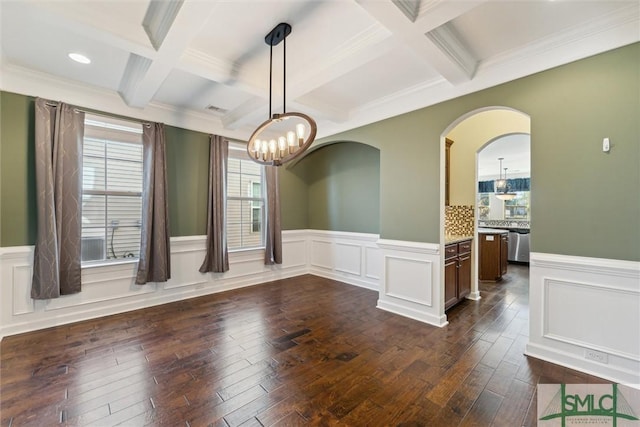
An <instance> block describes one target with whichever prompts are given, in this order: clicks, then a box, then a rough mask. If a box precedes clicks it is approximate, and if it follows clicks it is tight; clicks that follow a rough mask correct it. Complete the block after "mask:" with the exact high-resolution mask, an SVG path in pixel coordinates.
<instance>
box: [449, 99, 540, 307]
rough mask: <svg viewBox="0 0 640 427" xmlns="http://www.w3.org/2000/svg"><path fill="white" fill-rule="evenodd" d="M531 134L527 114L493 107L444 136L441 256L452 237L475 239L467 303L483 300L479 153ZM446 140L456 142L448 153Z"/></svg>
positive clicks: (463, 118)
mask: <svg viewBox="0 0 640 427" xmlns="http://www.w3.org/2000/svg"><path fill="white" fill-rule="evenodd" d="M530 133H531V121H530V117H529V116H528V115H527V114H525V113H523V112H521V111H518V110H514V109H512V108H509V107H502V106H494V107H486V108H481V109H477V110H474V111H471V112H469V113H467V114H465V115H463V116H461V117H459V118H458V119H456V120H454V121H453V122H452V123H451V124H450V125H449V126H448V127H447V128H446V129H445V130H444V132H443V133H442V134H441V150H440V152H441V168H440V170H441V174H440V183H441V194H443V195H444V194H448V195H449V197H448V202H449V203H448V204H446V203H445V197H441V200H442V209H441V215H440V218H441V221H440V230H441V239H440V241H441V252H442V253H443V254H445V246H446V245H447V242H448V241H449V239H448V238H449V236H452V235H461V234H462V235H468V236H470V237H471V238H472V239H473V240H472V243H471V247H472V254H471V259H472V265H471V268H470V275H471V277H470V283H471V289H470V292H469V294H468V295H467V296H466V298H467V299H474V300H477V299H480V298H481V295H480V288H479V271H478V269H479V258H478V253H479V247H478V228H479V224H478V220H479V214H478V202H477V201H478V153H479V152H480V151H481V150H482V149H483V148H484V147H486V146H487V145H488V144H489V143H491V142H492V141H494V140H496V139H497V138H499V137H501V136H505V135H518V134H519V135H530ZM447 140H449V141H453V142H454V143H453V144H449V147H448V150H447ZM447 151H448V156H447V155H446V153H447ZM447 160H448V162H447ZM447 170H448V172H449V177H448V179H447V176H446V175H447V174H446V171H447ZM496 173H497V168H496ZM444 260H445V256H444V255H443V257H442V271H445V270H444ZM445 275H446V273H445V274H443V275H442V276H443V277H442V278H441V279H442V280H441V282H442V286H443V289H444V286H445V281H446V279H447V278H446V277H445ZM443 294H444V292H443ZM443 307H444V304H443ZM443 311H444V308H443ZM443 314H445V313H444V312H443Z"/></svg>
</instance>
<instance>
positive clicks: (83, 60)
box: [69, 53, 91, 64]
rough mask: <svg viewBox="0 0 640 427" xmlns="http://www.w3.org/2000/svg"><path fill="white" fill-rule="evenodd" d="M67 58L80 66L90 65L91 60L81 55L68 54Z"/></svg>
mask: <svg viewBox="0 0 640 427" xmlns="http://www.w3.org/2000/svg"><path fill="white" fill-rule="evenodd" d="M69 58H71V59H73V60H74V61H76V62H79V63H81V64H91V60H90V59H89V58H87V57H86V56H84V55H83V54H81V53H70V54H69Z"/></svg>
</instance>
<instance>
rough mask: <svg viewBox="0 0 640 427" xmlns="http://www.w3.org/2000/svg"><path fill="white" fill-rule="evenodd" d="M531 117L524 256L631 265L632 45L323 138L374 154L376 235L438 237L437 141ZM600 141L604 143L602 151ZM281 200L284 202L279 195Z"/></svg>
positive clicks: (635, 90) (639, 134)
mask: <svg viewBox="0 0 640 427" xmlns="http://www.w3.org/2000/svg"><path fill="white" fill-rule="evenodd" d="M490 106H505V107H510V108H514V109H517V110H520V111H522V112H524V113H526V114H529V115H530V116H531V165H532V175H531V185H532V218H531V226H532V234H531V245H532V246H531V249H532V251H536V252H545V253H555V254H565V255H577V256H588V257H600V258H613V259H622V260H634V261H638V260H640V191H639V188H640V172H639V171H640V142H639V141H640V130H639V124H638V117H640V44H638V43H636V44H634V45H630V46H627V47H624V48H620V49H616V50H613V51H610V52H606V53H604V54H601V55H597V56H594V57H591V58H587V59H584V60H581V61H577V62H574V63H571V64H567V65H564V66H562V67H558V68H556V69H552V70H549V71H545V72H542V73H538V74H535V75H532V76H529V77H526V78H522V79H519V80H516V81H513V82H510V83H506V84H503V85H500V86H496V87H493V88H490V89H486V90H483V91H480V92H476V93H473V94H470V95H466V96H463V97H459V98H456V99H453V100H451V101H447V102H443V103H441V104H438V105H434V106H432V107H428V108H424V109H421V110H418V111H414V112H411V113H407V114H404V115H401V116H398V117H394V118H390V119H387V120H384V121H380V122H378V123H374V124H371V125H367V126H364V127H361V128H357V129H353V130H350V131H347V132H343V133H340V134H337V135H334V136H332V137H329V138H324V139H322V140H319V141H317V142H316V144H317V145H321V144H325V143H328V142H332V141H343V140H348V141H359V142H363V143H366V144H370V145H373V146H375V147H378V148H379V149H380V179H381V189H380V201H381V208H380V234H381V237H383V238H387V239H398V240H407V241H419V242H432V243H437V242H438V241H439V234H440V212H441V209H442V206H441V204H440V168H439V159H440V146H441V141H440V138H441V136H442V135H443V133H445V131H446V130H447V129H448V128H449V127H450V126H451V125H452V124H453V122H454V121H457V120H458V119H459V118H460V117H461V116H463V115H465V114H468V113H470V112H472V111H474V110H476V109H479V108H485V107H490ZM603 137H609V138H611V140H612V144H613V145H612V150H611V152H610V153H609V154H605V153H602V150H601V143H602V138H603ZM285 197H286V195H285Z"/></svg>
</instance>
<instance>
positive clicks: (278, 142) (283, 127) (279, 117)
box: [247, 23, 318, 166]
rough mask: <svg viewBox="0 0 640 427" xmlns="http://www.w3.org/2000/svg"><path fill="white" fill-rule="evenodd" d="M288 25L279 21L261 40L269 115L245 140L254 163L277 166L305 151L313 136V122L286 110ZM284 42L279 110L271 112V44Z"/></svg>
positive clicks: (315, 127) (314, 130) (289, 30)
mask: <svg viewBox="0 0 640 427" xmlns="http://www.w3.org/2000/svg"><path fill="white" fill-rule="evenodd" d="M290 33H291V25H289V24H287V23H280V24H278V25H276V27H275V28H274V29H273V30H271V31H270V32H269V34H267V35H266V36H265V38H264V41H265V42H266V43H267V44H268V45H269V118H268V119H267V120H266V121H265V122H263V123H262V124H261V125H260V126H258V128H257V129H256V130H255V131H254V132H253V134H252V135H251V138H249V142H248V143H247V153H248V154H249V157H251V158H252V159H253V160H254V161H255V162H257V163H260V164H264V165H269V166H280V165H282V164H284V163H287V162H289V161H291V160H293V159H295V158H296V157H299V156H300V155H301V154H302V153H304V152H305V151H306V150H307V148H309V146H310V145H311V143H312V142H313V141H314V139H315V137H316V132H317V130H318V128H317V125H316V122H315V121H314V120H313V119H312V118H311V117H309V116H307V115H306V114H303V113H295V112H291V113H287V111H286V105H287V104H286V95H287V90H286V76H287V62H286V60H287V36H288V35H289V34H290ZM281 41H282V42H283V59H282V62H283V71H282V87H283V101H282V113H280V114H279V113H274V114H271V113H272V112H271V99H272V97H271V93H272V86H273V46H276V45H278V44H279V43H280V42H281Z"/></svg>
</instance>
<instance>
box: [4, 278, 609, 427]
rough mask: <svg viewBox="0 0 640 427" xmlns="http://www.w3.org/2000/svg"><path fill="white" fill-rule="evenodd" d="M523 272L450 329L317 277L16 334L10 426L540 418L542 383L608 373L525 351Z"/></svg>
mask: <svg viewBox="0 0 640 427" xmlns="http://www.w3.org/2000/svg"><path fill="white" fill-rule="evenodd" d="M527 276H528V269H527V268H526V267H522V266H509V274H508V275H507V276H506V277H505V280H503V282H501V283H498V284H483V285H481V294H482V299H481V300H480V301H463V302H462V303H461V304H460V305H458V306H456V307H454V308H453V309H451V310H450V312H449V313H448V314H449V320H450V324H449V325H448V326H447V327H444V328H437V327H432V326H429V325H425V324H423V323H420V322H417V321H413V320H411V319H406V318H403V317H400V316H397V315H393V314H390V313H387V312H384V311H381V310H378V309H376V308H375V305H376V300H377V295H378V294H377V292H373V291H370V290H366V289H361V288H358V287H354V286H350V285H346V284H343V283H340V282H335V281H332V280H327V279H323V278H319V277H315V276H310V275H307V276H301V277H296V278H292V279H287V280H281V281H277V282H272V283H268V284H263V285H258V286H255V287H251V288H245V289H241V290H236V291H231V292H225V293H220V294H215V295H210V296H206V297H200V298H197V299H191V300H187V301H181V302H178V303H172V304H167V305H163V306H158V307H153V308H149V309H144V310H138V311H135V312H130V313H125V314H120V315H116V316H110V317H106V318H102V319H98V320H91V321H85V322H81V323H76V324H72V325H66V326H60V327H56V328H52V329H47V330H42V331H37V332H32V333H27V334H22V335H16V336H10V337H5V338H4V340H3V341H2V344H1V347H0V351H1V359H0V362H1V368H0V375H1V378H0V387H1V389H0V411H1V412H0V420H1V421H0V422H1V426H3V427H4V426H54V425H82V426H111V425H125V426H144V425H154V426H155V425H169V426H193V427H195V426H201V425H214V426H238V425H242V426H260V425H264V426H271V425H278V426H289V425H344V426H395V425H402V426H458V425H461V426H471V425H475V426H489V425H496V426H521V425H527V426H534V425H535V424H536V392H535V390H536V384H537V383H562V382H564V383H593V382H607V381H604V380H601V379H598V378H595V377H591V376H588V375H586V374H582V373H579V372H576V371H572V370H569V369H566V368H562V367H560V366H557V365H553V364H550V363H546V362H543V361H540V360H536V359H532V358H527V357H525V356H524V355H523V351H524V347H525V344H526V342H527V333H528V301H527V300H528V278H527Z"/></svg>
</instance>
